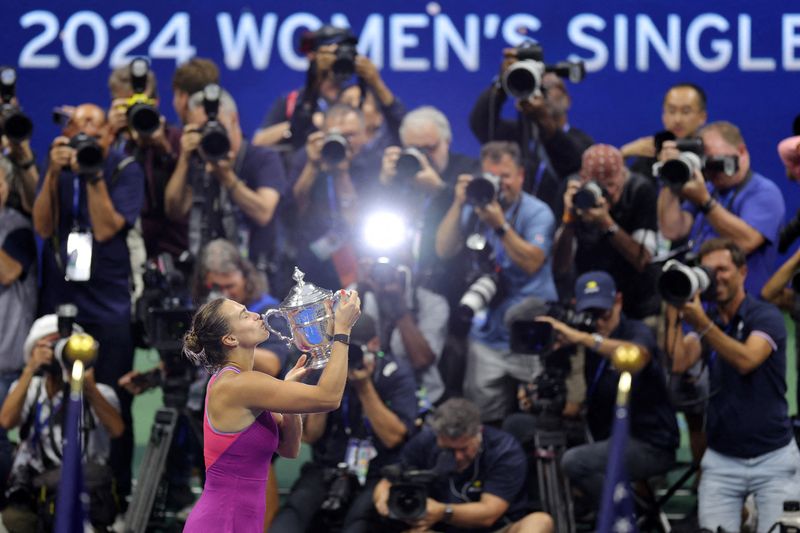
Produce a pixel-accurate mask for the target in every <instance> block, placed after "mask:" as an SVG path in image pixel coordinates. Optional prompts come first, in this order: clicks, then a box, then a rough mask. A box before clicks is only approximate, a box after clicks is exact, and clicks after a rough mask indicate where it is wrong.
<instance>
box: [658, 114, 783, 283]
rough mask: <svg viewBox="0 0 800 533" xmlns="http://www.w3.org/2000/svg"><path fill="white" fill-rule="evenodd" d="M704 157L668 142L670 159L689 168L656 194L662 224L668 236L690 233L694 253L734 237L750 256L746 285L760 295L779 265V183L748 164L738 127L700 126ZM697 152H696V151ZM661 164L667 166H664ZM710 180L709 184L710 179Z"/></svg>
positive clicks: (666, 145)
mask: <svg viewBox="0 0 800 533" xmlns="http://www.w3.org/2000/svg"><path fill="white" fill-rule="evenodd" d="M700 137H701V138H702V139H703V148H704V154H705V157H704V160H703V162H702V165H703V166H702V172H701V169H699V168H694V167H695V166H696V162H697V161H696V158H692V157H691V156H689V157H686V155H685V154H684V153H679V152H678V150H677V149H676V148H675V145H674V144H673V143H672V142H671V141H668V142H665V143H664V148H663V149H662V152H663V153H664V155H665V157H666V158H667V160H668V161H669V160H675V159H677V158H679V157H682V158H683V159H685V160H686V161H691V160H692V159H695V161H694V162H693V163H691V165H690V164H687V163H685V162H684V166H685V167H686V168H687V169H689V170H690V172H689V173H688V175H689V178H688V179H687V180H686V181H685V183H683V185H680V183H676V184H674V185H673V186H666V187H662V189H661V192H660V193H659V196H658V225H659V228H660V229H661V232H662V233H663V234H664V237H666V238H667V239H670V240H673V241H674V240H676V239H681V238H684V237H687V236H688V238H689V239H690V240H691V241H692V242H693V244H694V249H693V250H694V251H697V250H698V249H699V247H700V245H701V244H702V243H703V242H705V241H707V240H709V239H711V238H714V237H725V238H728V239H731V240H733V241H734V242H735V243H736V245H737V246H738V247H739V248H740V249H741V250H742V251H743V252H744V253H745V255H746V256H747V270H748V276H747V279H746V281H745V283H746V288H747V289H748V290H749V291H751V292H753V293H758V291H760V290H761V287H763V286H764V283H765V282H766V280H767V278H768V277H769V275H770V273H771V272H772V269H773V265H774V264H775V260H776V255H777V250H776V241H777V238H778V228H779V227H780V224H781V222H782V221H783V214H784V212H785V206H784V202H783V196H782V195H781V192H780V190H779V189H778V187H777V186H776V185H775V184H774V183H773V182H772V181H771V180H769V179H767V178H765V177H764V176H762V175H761V174H759V173H757V172H754V171H753V170H752V169H751V168H750V154H749V152H748V151H747V146H746V145H745V143H744V139H743V138H742V134H741V132H740V131H739V128H737V127H736V126H734V125H733V124H731V123H730V122H713V123H711V124H709V125H707V126H705V127H704V128H703V129H702V130H700ZM692 155H694V154H692ZM662 168H663V167H662ZM706 180H708V182H706Z"/></svg>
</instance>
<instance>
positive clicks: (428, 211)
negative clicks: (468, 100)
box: [377, 106, 480, 303]
mask: <svg viewBox="0 0 800 533" xmlns="http://www.w3.org/2000/svg"><path fill="white" fill-rule="evenodd" d="M400 140H401V142H402V146H389V147H388V148H386V149H385V150H384V151H383V159H382V163H381V171H380V183H381V184H382V185H384V187H385V188H381V190H380V191H379V192H377V194H378V195H379V196H383V197H389V198H392V199H393V201H394V202H402V204H403V207H404V209H405V210H406V211H407V212H408V213H409V217H410V218H411V219H417V220H420V221H421V222H420V230H419V231H420V232H421V235H420V245H419V258H418V260H417V265H416V268H415V271H416V272H417V273H418V278H419V282H420V284H421V285H423V286H425V287H428V288H430V289H431V290H434V291H436V292H438V293H440V294H442V295H444V296H445V297H446V298H447V299H448V302H451V303H454V302H455V300H457V299H458V298H459V297H460V296H461V292H462V291H463V286H462V284H461V283H459V282H458V278H460V277H461V276H460V275H459V272H461V271H462V270H463V264H464V262H463V261H460V260H459V259H460V258H458V257H456V258H453V259H451V260H449V261H444V262H443V261H440V260H439V258H437V257H436V242H435V241H436V230H437V228H438V227H439V224H440V223H441V221H442V218H444V215H445V213H447V209H448V207H449V205H450V203H451V202H452V201H453V189H454V187H455V184H456V182H457V180H458V176H460V175H461V174H475V173H476V172H478V171H479V168H480V167H479V163H478V162H477V161H476V160H475V159H473V158H472V157H468V156H466V155H463V154H459V153H457V152H453V151H451V150H450V145H451V143H452V140H453V134H452V131H451V129H450V121H449V120H447V117H446V116H445V115H444V113H442V112H441V111H439V110H438V109H436V108H434V107H431V106H423V107H418V108H417V109H414V110H413V111H411V112H410V113H408V114H407V115H406V116H405V118H403V122H402V124H401V125H400Z"/></svg>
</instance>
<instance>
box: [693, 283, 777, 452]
mask: <svg viewBox="0 0 800 533" xmlns="http://www.w3.org/2000/svg"><path fill="white" fill-rule="evenodd" d="M715 322H717V323H718V324H719V320H715ZM720 328H721V329H722V331H724V332H725V334H726V335H729V336H731V337H733V338H734V339H736V340H738V341H740V342H744V341H746V340H747V338H748V337H749V336H750V335H758V336H760V337H762V338H764V339H765V340H766V341H767V342H769V344H770V346H772V353H771V354H770V355H769V357H767V359H766V360H765V361H764V362H763V363H761V365H760V366H759V367H758V368H756V369H755V370H753V371H752V372H750V373H748V374H744V375H742V374H740V373H739V371H738V370H736V369H735V368H734V367H733V366H731V365H730V364H729V363H728V362H726V361H725V360H724V359H723V358H722V357H721V356H719V355H715V353H714V351H713V350H707V352H708V353H709V354H710V362H709V365H710V369H711V399H710V400H709V404H708V420H707V422H706V434H707V435H708V446H709V447H710V448H712V449H713V450H714V451H717V452H719V453H722V454H725V455H732V456H734V457H742V458H751V457H757V456H759V455H763V454H765V453H768V452H771V451H774V450H777V449H779V448H782V447H783V446H786V445H787V444H788V443H789V441H790V440H791V439H792V432H791V427H790V421H789V415H788V410H789V408H788V405H787V403H786V327H785V326H784V323H783V316H782V315H781V313H780V311H778V308H777V307H775V306H773V305H772V304H769V303H767V302H763V301H760V300H758V299H756V298H754V297H753V296H751V295H749V294H748V295H747V296H746V297H745V299H744V301H743V302H742V305H740V306H739V309H738V310H737V311H736V315H734V317H733V318H732V319H731V321H730V322H729V323H728V324H727V325H720Z"/></svg>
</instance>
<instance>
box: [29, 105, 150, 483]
mask: <svg viewBox="0 0 800 533" xmlns="http://www.w3.org/2000/svg"><path fill="white" fill-rule="evenodd" d="M106 129H107V124H106V117H105V113H104V112H103V110H102V109H100V108H99V107H97V106H96V105H93V104H82V105H79V106H78V107H76V108H75V112H74V114H73V115H72V117H71V118H70V120H69V122H68V124H67V125H66V127H65V128H64V135H63V136H59V137H56V138H55V140H54V141H53V144H52V146H51V147H50V156H49V158H50V160H49V165H48V168H47V171H46V172H45V176H44V180H43V183H42V186H41V190H40V191H39V194H38V196H37V197H36V201H35V202H34V204H33V226H34V229H35V230H36V232H37V233H38V234H39V235H40V236H41V237H42V238H43V239H45V244H44V246H43V248H42V288H41V298H40V306H41V308H40V310H41V311H42V312H45V313H47V312H53V311H54V310H55V308H56V306H57V305H58V304H60V303H63V302H72V303H74V304H75V305H77V307H78V317H77V319H78V321H79V322H80V323H81V324H82V325H83V327H84V329H85V330H86V332H87V333H89V334H90V335H92V337H94V338H95V339H96V340H97V341H98V342H99V343H100V354H99V356H98V358H97V361H96V363H95V378H96V379H97V381H98V383H105V384H106V385H109V386H111V387H114V388H115V392H116V393H117V396H118V397H119V399H120V404H121V412H122V418H123V420H124V421H125V426H126V431H125V432H124V434H123V435H122V437H121V438H120V439H115V440H114V442H113V446H112V458H111V465H112V467H113V468H114V472H115V475H116V476H117V480H118V482H119V488H120V494H121V495H123V496H125V495H127V494H128V491H130V468H131V459H132V454H133V432H132V430H131V429H130V428H131V412H130V405H131V396H130V394H128V393H127V392H125V391H124V390H122V389H120V388H119V387H118V386H117V381H118V380H119V378H120V377H122V375H123V374H125V373H126V372H128V371H130V370H131V367H132V366H133V338H132V334H131V298H130V286H129V278H130V273H131V263H130V254H129V251H128V245H127V242H126V236H127V233H128V229H129V228H130V227H131V226H133V224H134V222H135V221H136V218H137V217H138V216H139V213H140V211H141V208H142V201H143V198H142V197H143V192H144V187H143V182H144V176H143V174H142V169H141V167H140V166H139V165H138V164H137V163H135V162H134V163H130V164H125V165H123V161H124V157H123V156H122V154H120V153H118V152H114V151H109V150H108V146H107V145H106V144H104V143H105V141H104V139H107V136H106Z"/></svg>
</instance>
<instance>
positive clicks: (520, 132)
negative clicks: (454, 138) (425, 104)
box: [469, 42, 594, 216]
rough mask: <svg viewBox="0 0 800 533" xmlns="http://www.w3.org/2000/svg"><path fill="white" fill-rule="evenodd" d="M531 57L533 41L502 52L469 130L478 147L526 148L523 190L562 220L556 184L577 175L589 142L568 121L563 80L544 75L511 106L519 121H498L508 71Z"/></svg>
mask: <svg viewBox="0 0 800 533" xmlns="http://www.w3.org/2000/svg"><path fill="white" fill-rule="evenodd" d="M537 51H538V54H537ZM534 57H541V47H540V46H539V45H537V44H534V43H532V42H526V43H523V44H522V45H520V46H518V47H516V48H505V49H503V61H502V63H501V65H500V74H499V76H498V77H497V78H495V80H494V81H493V82H492V84H491V85H490V86H489V87H488V88H487V89H486V90H485V91H484V92H482V93H481V94H480V96H478V99H477V101H476V102H475V105H474V106H473V108H472V111H471V112H470V117H469V120H470V129H471V130H472V133H473V134H474V135H475V137H476V138H477V139H478V141H479V142H481V143H482V144H485V143H487V142H489V141H493V140H502V141H513V142H516V143H518V144H519V145H520V146H521V147H522V148H523V150H525V151H524V153H523V161H524V163H525V169H526V170H525V171H526V176H527V177H526V180H525V187H524V189H525V191H526V192H528V193H530V194H533V195H534V196H536V197H537V198H539V199H541V200H542V201H543V202H545V203H546V204H547V205H548V206H549V207H550V209H552V210H553V212H554V213H555V214H556V215H557V216H561V209H562V206H561V198H560V191H561V181H562V179H563V178H566V177H567V176H569V175H570V174H573V173H575V172H577V171H578V169H579V168H580V165H581V153H583V151H584V150H585V149H586V148H588V147H589V146H590V145H591V144H592V143H593V142H594V141H593V140H592V138H591V137H590V136H589V135H588V134H586V133H585V132H583V131H581V130H580V129H578V128H576V127H574V126H572V125H571V124H570V123H569V117H568V113H569V108H570V107H571V106H572V100H571V98H570V96H569V93H568V92H567V88H566V85H565V84H564V82H563V80H561V79H560V78H559V77H558V76H557V75H556V74H554V73H546V74H544V76H543V77H542V82H541V83H542V87H541V90H540V91H539V92H538V93H537V92H534V93H533V94H532V95H531V96H530V97H529V98H525V99H519V100H517V102H516V103H515V107H516V109H517V111H518V112H519V113H520V119H518V120H509V119H504V118H502V117H501V114H502V111H503V106H504V104H505V103H506V100H507V98H508V97H509V96H510V94H509V92H508V90H507V89H506V84H505V82H504V78H505V76H506V74H507V72H508V70H509V69H510V68H511V67H512V66H514V65H517V64H521V63H523V62H524V61H534V62H536V63H541V61H540V60H535V59H533V58H534Z"/></svg>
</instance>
